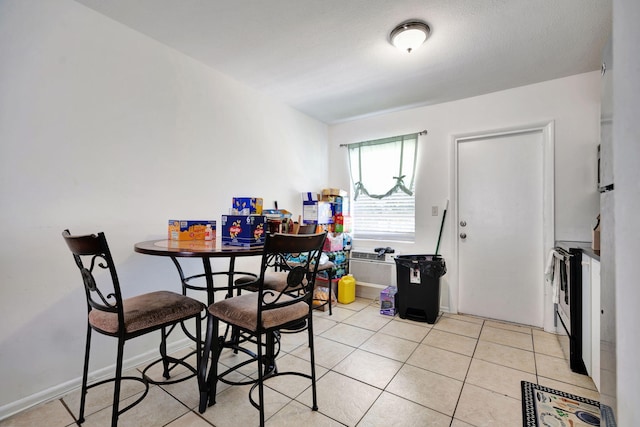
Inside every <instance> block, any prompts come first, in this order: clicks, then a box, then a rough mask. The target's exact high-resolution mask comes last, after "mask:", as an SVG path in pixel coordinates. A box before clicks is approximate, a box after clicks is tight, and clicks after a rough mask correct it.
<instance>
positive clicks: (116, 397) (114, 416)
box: [111, 338, 124, 427]
mask: <svg viewBox="0 0 640 427" xmlns="http://www.w3.org/2000/svg"><path fill="white" fill-rule="evenodd" d="M123 358H124V338H118V359H117V361H116V378H115V383H114V390H113V412H112V413H111V427H117V425H118V416H119V413H118V412H119V409H120V383H121V382H122V359H123Z"/></svg>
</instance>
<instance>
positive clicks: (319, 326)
mask: <svg viewBox="0 0 640 427" xmlns="http://www.w3.org/2000/svg"><path fill="white" fill-rule="evenodd" d="M314 332H315V335H316V338H315V349H316V351H315V353H316V373H317V378H318V380H317V392H318V406H319V410H318V412H312V411H311V410H310V406H311V390H310V388H309V386H310V384H309V381H308V380H307V379H304V378H301V377H296V376H283V377H276V378H272V379H270V380H268V381H267V386H268V387H267V392H266V393H265V399H266V402H267V404H266V414H267V417H268V419H267V425H271V426H300V425H305V426H307V427H311V426H343V425H347V426H389V425H401V426H426V425H428V426H437V427H440V426H442V427H445V426H446V427H469V426H475V427H481V426H520V425H522V415H521V402H520V381H521V380H526V381H529V382H534V383H539V384H542V385H545V386H548V387H553V388H556V389H560V390H563V391H566V392H569V393H573V394H578V395H581V396H584V397H587V398H591V399H595V400H598V399H599V394H598V392H597V391H596V388H595V386H594V384H593V381H591V379H590V378H589V377H587V376H584V375H578V374H575V373H573V372H571V371H570V370H569V367H568V364H567V363H566V362H565V360H564V359H563V358H562V349H561V348H560V345H559V343H558V340H557V338H556V336H555V335H552V334H548V333H545V332H543V331H541V330H539V329H536V328H530V327H525V326H521V325H514V324H508V323H502V322H497V321H494V320H489V319H483V318H478V317H473V316H464V315H450V314H446V313H445V314H443V315H442V316H441V317H440V318H439V319H438V321H437V322H436V324H435V325H429V324H426V323H420V322H413V321H408V320H402V319H400V318H399V317H398V316H396V317H395V318H392V317H389V316H383V315H380V314H379V303H378V302H377V301H371V300H365V299H357V300H356V301H355V302H354V303H352V304H349V305H340V304H339V305H338V306H337V307H335V308H334V310H333V315H332V316H329V313H328V312H319V311H316V312H315V315H314ZM282 340H283V342H282V351H281V354H280V356H279V359H278V367H279V369H280V370H281V371H282V370H302V371H307V372H308V371H309V363H308V360H309V349H308V347H307V345H306V334H304V333H302V334H293V335H283V338H282ZM184 351H186V350H184ZM183 354H184V353H183ZM243 357H244V356H242V355H233V354H232V353H228V354H223V356H222V357H221V363H222V364H225V365H227V366H231V365H232V364H234V363H235V362H236V361H237V360H240V359H242V358H243ZM134 371H135V370H134ZM132 374H138V375H139V373H138V372H133V373H132ZM156 374H157V373H156ZM177 375H184V372H182V373H180V372H178V373H177ZM235 375H236V378H243V376H244V375H248V376H251V377H253V376H254V375H255V369H254V365H253V364H251V365H249V366H247V367H245V368H244V369H242V370H241V372H239V373H236V374H235ZM141 387H142V386H141V385H139V384H137V383H134V384H126V385H124V386H123V390H122V395H123V397H122V400H123V401H124V402H125V404H126V403H127V402H132V401H134V400H135V397H136V396H137V395H138V394H139V393H140V391H141ZM248 389H249V386H233V387H231V386H227V385H223V384H221V385H220V386H219V388H218V395H217V402H216V404H215V405H214V406H212V407H209V408H208V409H207V411H206V412H205V413H204V414H199V413H198V411H197V407H198V393H197V384H196V380H195V379H191V380H188V381H185V382H183V383H179V384H173V385H162V386H152V387H151V388H150V391H149V394H148V395H147V397H146V398H145V399H144V400H143V401H142V403H140V404H139V405H137V406H135V407H134V408H133V409H131V410H130V411H128V412H125V413H124V414H123V415H122V416H121V417H120V423H119V424H120V425H121V426H136V427H137V426H167V427H187V426H188V427H206V426H212V425H213V426H216V427H225V426H234V427H235V426H238V425H241V426H250V425H257V424H258V412H257V410H255V409H254V408H253V407H251V405H250V403H249V401H248V397H247V394H248ZM110 393H111V391H110V390H109V387H108V386H103V387H97V388H96V389H93V390H91V391H90V392H89V394H88V398H87V416H86V421H85V423H84V424H83V425H84V426H87V427H92V426H107V425H109V420H110V414H111V407H110V400H111V396H110ZM78 406H79V392H78V391H76V392H73V393H70V394H69V395H67V396H65V397H63V398H62V399H58V400H54V401H51V402H48V403H46V404H43V405H40V406H38V407H36V408H34V409H31V410H28V411H25V412H24V413H20V414H17V415H15V416H13V417H11V418H9V419H6V420H4V421H0V427H8V426H45V425H46V426H49V427H64V426H70V425H74V423H75V416H76V414H77V412H78Z"/></svg>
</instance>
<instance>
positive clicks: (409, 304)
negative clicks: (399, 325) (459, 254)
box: [395, 255, 447, 324]
mask: <svg viewBox="0 0 640 427" xmlns="http://www.w3.org/2000/svg"><path fill="white" fill-rule="evenodd" d="M395 259H396V274H397V278H398V296H397V298H398V299H397V302H398V312H399V314H400V318H402V319H411V320H417V321H419V322H427V323H431V324H433V323H435V322H436V319H437V318H438V314H439V313H440V277H442V276H444V274H445V273H446V272H447V267H446V265H445V263H444V259H442V257H441V256H440V255H398V256H397V257H396V258H395Z"/></svg>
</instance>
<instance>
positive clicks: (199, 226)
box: [167, 219, 216, 240]
mask: <svg viewBox="0 0 640 427" xmlns="http://www.w3.org/2000/svg"><path fill="white" fill-rule="evenodd" d="M207 226H210V227H211V229H212V234H213V236H212V240H215V238H216V221H215V220H180V219H170V220H169V229H168V237H167V238H168V239H169V240H204V239H205V233H206V230H207Z"/></svg>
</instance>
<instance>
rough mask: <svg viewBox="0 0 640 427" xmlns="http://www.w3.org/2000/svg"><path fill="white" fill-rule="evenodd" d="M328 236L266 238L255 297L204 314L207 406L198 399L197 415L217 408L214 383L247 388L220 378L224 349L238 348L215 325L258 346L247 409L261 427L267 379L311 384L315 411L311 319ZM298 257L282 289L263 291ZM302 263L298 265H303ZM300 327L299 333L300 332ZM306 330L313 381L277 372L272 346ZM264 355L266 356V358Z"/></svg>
mask: <svg viewBox="0 0 640 427" xmlns="http://www.w3.org/2000/svg"><path fill="white" fill-rule="evenodd" d="M325 237H326V233H320V234H308V235H295V234H277V233H276V234H267V237H266V240H265V245H264V253H263V256H262V262H261V267H260V276H259V279H258V281H257V283H256V285H257V290H256V292H252V293H247V294H242V295H239V296H235V297H232V298H228V299H225V300H223V301H218V302H216V303H214V304H211V305H210V306H209V308H208V321H207V333H206V338H205V347H204V352H203V354H204V356H205V358H204V359H203V363H202V365H201V371H200V375H201V376H202V377H203V378H204V377H205V376H206V375H207V366H206V365H207V358H208V356H209V355H210V356H211V360H210V361H209V363H210V367H209V369H208V370H209V373H208V377H207V387H208V390H209V396H208V402H207V401H206V400H203V399H202V398H201V401H200V412H204V411H205V410H206V406H207V405H208V406H211V405H213V404H215V401H216V390H217V383H218V381H222V382H225V383H228V384H234V385H235V384H246V383H236V382H232V381H228V380H226V379H225V378H224V376H225V374H226V373H228V372H229V371H226V372H225V373H222V374H220V375H219V374H218V360H219V358H220V354H221V352H222V350H223V349H224V348H234V349H235V348H236V346H237V344H238V342H237V341H236V340H233V339H232V340H230V341H226V338H225V336H219V321H223V322H225V323H226V324H227V325H228V327H229V326H230V327H231V328H237V329H239V330H240V332H241V333H242V334H243V336H245V337H247V336H249V337H250V338H249V340H250V342H252V343H255V344H256V348H257V355H256V358H255V360H257V361H258V379H257V380H254V381H251V383H253V385H252V387H251V390H250V392H249V400H250V402H251V404H252V405H253V406H254V407H255V408H257V409H258V410H259V411H260V425H261V426H263V425H264V391H263V383H264V381H265V380H266V379H268V378H271V377H273V376H276V375H298V376H302V377H305V378H309V379H310V380H311V386H312V395H313V404H312V409H313V410H314V411H315V410H317V409H318V406H317V401H316V376H315V356H314V347H313V315H312V309H313V308H312V299H313V288H314V282H315V277H316V274H317V271H318V264H319V260H320V254H321V253H322V246H323V244H324V240H325ZM292 253H296V254H301V255H305V256H301V257H299V258H298V259H297V261H296V262H295V265H291V266H289V268H286V272H283V273H284V274H286V282H285V283H284V285H283V286H281V287H280V289H272V288H269V287H266V286H265V277H266V275H267V272H268V269H271V268H273V267H276V266H282V265H287V263H288V257H289V254H292ZM301 260H302V261H301ZM301 325H302V326H303V327H301ZM285 329H287V330H298V331H303V330H307V333H308V339H309V350H310V361H311V375H308V374H305V373H302V372H289V371H288V372H278V369H277V367H276V363H275V356H276V354H275V350H274V348H275V342H276V340H277V339H278V336H279V332H280V331H281V330H285ZM265 353H266V354H265ZM256 388H258V400H257V401H256V400H255V399H254V397H253V391H254V390H255V389H256Z"/></svg>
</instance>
